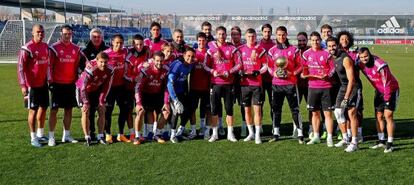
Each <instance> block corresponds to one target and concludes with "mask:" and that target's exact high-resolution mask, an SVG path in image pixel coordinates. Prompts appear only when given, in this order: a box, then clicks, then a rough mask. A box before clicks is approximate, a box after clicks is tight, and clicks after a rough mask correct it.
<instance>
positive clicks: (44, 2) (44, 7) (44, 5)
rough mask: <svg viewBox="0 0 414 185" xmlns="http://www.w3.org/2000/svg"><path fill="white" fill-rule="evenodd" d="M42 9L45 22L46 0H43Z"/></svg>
mask: <svg viewBox="0 0 414 185" xmlns="http://www.w3.org/2000/svg"><path fill="white" fill-rule="evenodd" d="M43 9H44V13H43V14H44V15H45V20H44V21H45V22H46V0H43Z"/></svg>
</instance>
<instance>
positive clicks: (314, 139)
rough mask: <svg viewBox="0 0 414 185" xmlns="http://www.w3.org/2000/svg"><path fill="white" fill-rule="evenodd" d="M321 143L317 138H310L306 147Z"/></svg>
mask: <svg viewBox="0 0 414 185" xmlns="http://www.w3.org/2000/svg"><path fill="white" fill-rule="evenodd" d="M319 143H321V139H319V138H318V137H312V139H311V140H310V141H309V142H307V143H306V144H307V145H314V144H319Z"/></svg>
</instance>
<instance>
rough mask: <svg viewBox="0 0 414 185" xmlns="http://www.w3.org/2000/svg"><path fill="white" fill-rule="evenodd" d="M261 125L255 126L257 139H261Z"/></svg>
mask: <svg viewBox="0 0 414 185" xmlns="http://www.w3.org/2000/svg"><path fill="white" fill-rule="evenodd" d="M260 127H261V126H260V125H256V126H255V129H256V133H255V134H256V135H255V138H259V139H260Z"/></svg>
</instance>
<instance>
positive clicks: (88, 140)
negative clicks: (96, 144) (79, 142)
mask: <svg viewBox="0 0 414 185" xmlns="http://www.w3.org/2000/svg"><path fill="white" fill-rule="evenodd" d="M91 143H92V140H91V138H88V139H86V142H85V146H91Z"/></svg>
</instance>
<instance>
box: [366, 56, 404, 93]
mask: <svg viewBox="0 0 414 185" xmlns="http://www.w3.org/2000/svg"><path fill="white" fill-rule="evenodd" d="M372 56H373V57H374V65H373V66H372V67H368V66H366V65H365V64H364V63H362V62H359V67H360V68H361V71H362V72H363V73H364V74H365V76H366V77H367V78H368V80H369V82H370V83H371V84H372V86H374V88H375V89H376V90H377V91H379V92H380V93H382V94H384V100H385V101H389V100H390V97H391V94H392V93H393V92H395V91H396V90H398V89H399V85H398V81H397V79H396V78H395V77H394V76H393V75H392V73H391V70H390V68H389V67H388V64H387V63H386V62H385V61H384V60H382V59H381V58H379V57H377V56H374V55H372Z"/></svg>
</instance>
